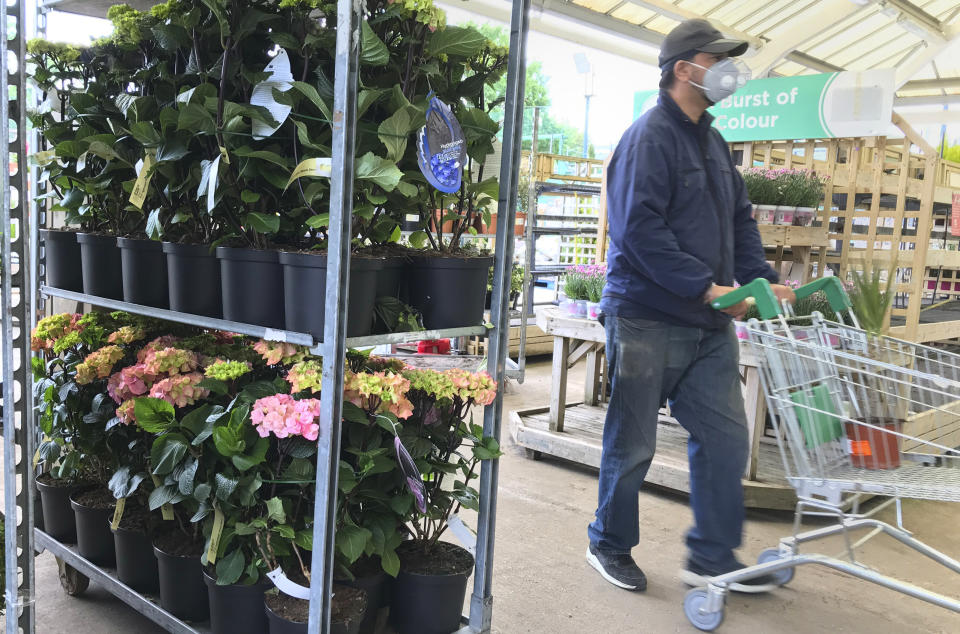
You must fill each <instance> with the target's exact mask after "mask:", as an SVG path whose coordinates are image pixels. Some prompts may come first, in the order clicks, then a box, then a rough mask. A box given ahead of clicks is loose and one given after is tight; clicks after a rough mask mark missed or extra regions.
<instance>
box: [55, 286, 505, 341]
mask: <svg viewBox="0 0 960 634" xmlns="http://www.w3.org/2000/svg"><path fill="white" fill-rule="evenodd" d="M40 292H41V293H43V294H44V295H47V296H49V297H59V298H61V299H66V300H69V301H75V302H81V303H84V304H91V305H94V306H101V307H103V308H109V309H111V310H123V311H126V312H128V313H134V314H136V315H143V316H145V317H156V318H157V319H165V320H167V321H175V322H179V323H182V324H190V325H193V326H199V327H201V328H211V329H214V330H225V331H227V332H236V333H239V334H242V335H250V336H251V337H260V338H261V339H266V340H268V341H282V342H284V343H292V344H295V345H298V346H307V347H309V348H311V349H312V350H311V352H314V353H315V354H319V353H320V351H319V346H320V344H321V343H322V342H321V341H317V340H316V339H314V338H313V336H312V335H310V334H308V333H305V332H293V331H290V330H282V329H277V328H267V327H265V326H256V325H254V324H244V323H240V322H237V321H230V320H228V319H217V318H215V317H205V316H203V315H194V314H191V313H181V312H177V311H175V310H167V309H164V308H154V307H153V306H143V305H142V304H131V303H129V302H123V301H120V300H116V299H107V298H106V297H98V296H96V295H87V294H85V293H77V292H76V291H66V290H63V289H62V288H54V287H52V286H46V285H43V286H41V287H40ZM488 331H489V329H488V328H487V327H486V326H468V327H464V328H444V329H440V330H419V331H416V332H396V333H391V334H386V335H369V336H365V337H347V340H346V345H347V347H348V348H361V347H366V346H378V345H383V344H394V343H406V342H409V341H426V340H431V339H452V338H456V337H481V336H484V335H486V334H487V333H488Z"/></svg>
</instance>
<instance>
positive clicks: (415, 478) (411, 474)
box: [393, 436, 427, 513]
mask: <svg viewBox="0 0 960 634" xmlns="http://www.w3.org/2000/svg"><path fill="white" fill-rule="evenodd" d="M393 448H394V449H395V450H396V452H397V462H399V463H400V470H401V471H403V475H404V477H405V478H406V480H407V488H408V489H410V493H412V494H413V497H414V498H415V499H416V501H417V510H418V511H420V512H421V513H426V512H427V502H426V489H424V488H423V475H422V474H421V473H420V470H419V469H417V464H416V463H415V462H414V461H413V456H411V455H410V452H409V451H407V448H406V447H404V446H403V443H402V442H401V441H400V436H394V437H393Z"/></svg>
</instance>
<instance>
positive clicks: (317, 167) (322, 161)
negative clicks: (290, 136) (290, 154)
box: [284, 158, 333, 190]
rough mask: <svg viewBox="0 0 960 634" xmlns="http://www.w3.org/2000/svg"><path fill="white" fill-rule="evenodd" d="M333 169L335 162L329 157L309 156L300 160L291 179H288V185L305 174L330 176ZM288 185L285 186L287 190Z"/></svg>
mask: <svg viewBox="0 0 960 634" xmlns="http://www.w3.org/2000/svg"><path fill="white" fill-rule="evenodd" d="M332 171H333V162H332V159H329V158H309V159H304V160H302V161H300V164H299V165H297V167H296V168H295V169H294V170H293V174H291V175H290V180H288V181H287V187H290V185H292V184H293V181H295V180H297V179H298V178H303V177H304V176H316V177H318V178H330V175H331V173H332ZM287 187H284V190H286V188H287Z"/></svg>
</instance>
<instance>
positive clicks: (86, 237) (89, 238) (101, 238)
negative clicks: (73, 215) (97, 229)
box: [77, 231, 117, 245]
mask: <svg viewBox="0 0 960 634" xmlns="http://www.w3.org/2000/svg"><path fill="white" fill-rule="evenodd" d="M77 242H79V243H81V244H83V243H84V242H86V243H87V244H96V243H98V242H99V243H106V242H112V243H113V244H114V245H116V244H117V236H111V235H104V234H101V233H83V232H82V231H78V232H77Z"/></svg>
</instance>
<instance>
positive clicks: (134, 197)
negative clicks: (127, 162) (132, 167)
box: [130, 150, 156, 209]
mask: <svg viewBox="0 0 960 634" xmlns="http://www.w3.org/2000/svg"><path fill="white" fill-rule="evenodd" d="M155 156H156V154H155V153H154V150H147V152H146V153H145V154H144V155H143V160H142V161H140V162H139V163H137V166H138V168H139V169H138V170H137V182H136V183H134V184H133V191H132V192H130V204H131V205H133V206H134V207H136V208H137V209H143V203H144V202H145V201H146V200H147V189H148V188H149V187H150V180H151V179H152V178H153V163H154V158H155Z"/></svg>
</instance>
